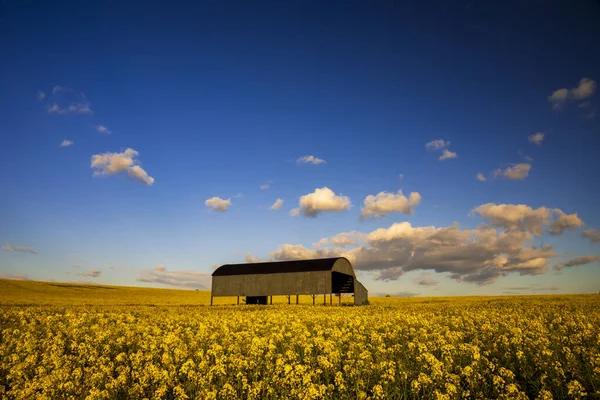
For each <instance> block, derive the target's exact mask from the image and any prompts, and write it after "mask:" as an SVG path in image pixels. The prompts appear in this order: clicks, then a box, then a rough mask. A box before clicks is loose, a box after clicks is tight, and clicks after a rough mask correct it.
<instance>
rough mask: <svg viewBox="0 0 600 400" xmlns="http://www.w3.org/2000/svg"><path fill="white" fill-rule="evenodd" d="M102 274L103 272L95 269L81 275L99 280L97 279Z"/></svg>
mask: <svg viewBox="0 0 600 400" xmlns="http://www.w3.org/2000/svg"><path fill="white" fill-rule="evenodd" d="M101 274H102V271H100V270H99V269H93V270H91V271H88V272H84V273H83V274H81V275H83V276H91V277H92V278H97V277H99V276H100V275H101Z"/></svg>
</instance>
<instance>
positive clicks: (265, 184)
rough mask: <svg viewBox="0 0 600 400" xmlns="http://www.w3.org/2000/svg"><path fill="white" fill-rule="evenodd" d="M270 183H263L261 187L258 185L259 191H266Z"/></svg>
mask: <svg viewBox="0 0 600 400" xmlns="http://www.w3.org/2000/svg"><path fill="white" fill-rule="evenodd" d="M271 183H272V182H271V181H269V182H267V183H263V184H262V185H260V190H268V189H270V188H271Z"/></svg>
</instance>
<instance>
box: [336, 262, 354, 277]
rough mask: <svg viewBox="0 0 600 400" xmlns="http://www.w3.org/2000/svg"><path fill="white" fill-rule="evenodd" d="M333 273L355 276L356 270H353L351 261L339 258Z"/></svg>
mask: <svg viewBox="0 0 600 400" xmlns="http://www.w3.org/2000/svg"><path fill="white" fill-rule="evenodd" d="M331 270H332V271H336V272H341V273H342V274H346V275H350V276H354V269H353V268H352V264H350V261H348V260H346V259H345V258H339V259H338V260H337V261H336V262H335V263H334V264H333V268H331Z"/></svg>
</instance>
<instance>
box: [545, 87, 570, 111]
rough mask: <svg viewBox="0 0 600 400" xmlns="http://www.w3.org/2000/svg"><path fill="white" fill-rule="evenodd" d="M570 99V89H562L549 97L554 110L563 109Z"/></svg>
mask: <svg viewBox="0 0 600 400" xmlns="http://www.w3.org/2000/svg"><path fill="white" fill-rule="evenodd" d="M568 98H569V89H567V88H562V89H557V90H555V91H554V92H552V94H551V95H550V96H548V101H549V102H550V103H551V104H552V108H554V109H558V108H560V107H562V105H563V104H564V103H565V102H566V101H567V99H568Z"/></svg>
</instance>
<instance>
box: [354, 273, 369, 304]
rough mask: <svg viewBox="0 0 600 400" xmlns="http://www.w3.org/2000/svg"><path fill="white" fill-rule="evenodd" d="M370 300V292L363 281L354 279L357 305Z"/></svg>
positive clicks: (355, 302)
mask: <svg viewBox="0 0 600 400" xmlns="http://www.w3.org/2000/svg"><path fill="white" fill-rule="evenodd" d="M368 300H369V292H368V291H367V289H366V288H365V287H364V286H363V284H362V283H360V282H359V281H357V280H356V279H355V280H354V304H355V305H357V306H360V305H363V304H365V303H366V302H367V301H368Z"/></svg>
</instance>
